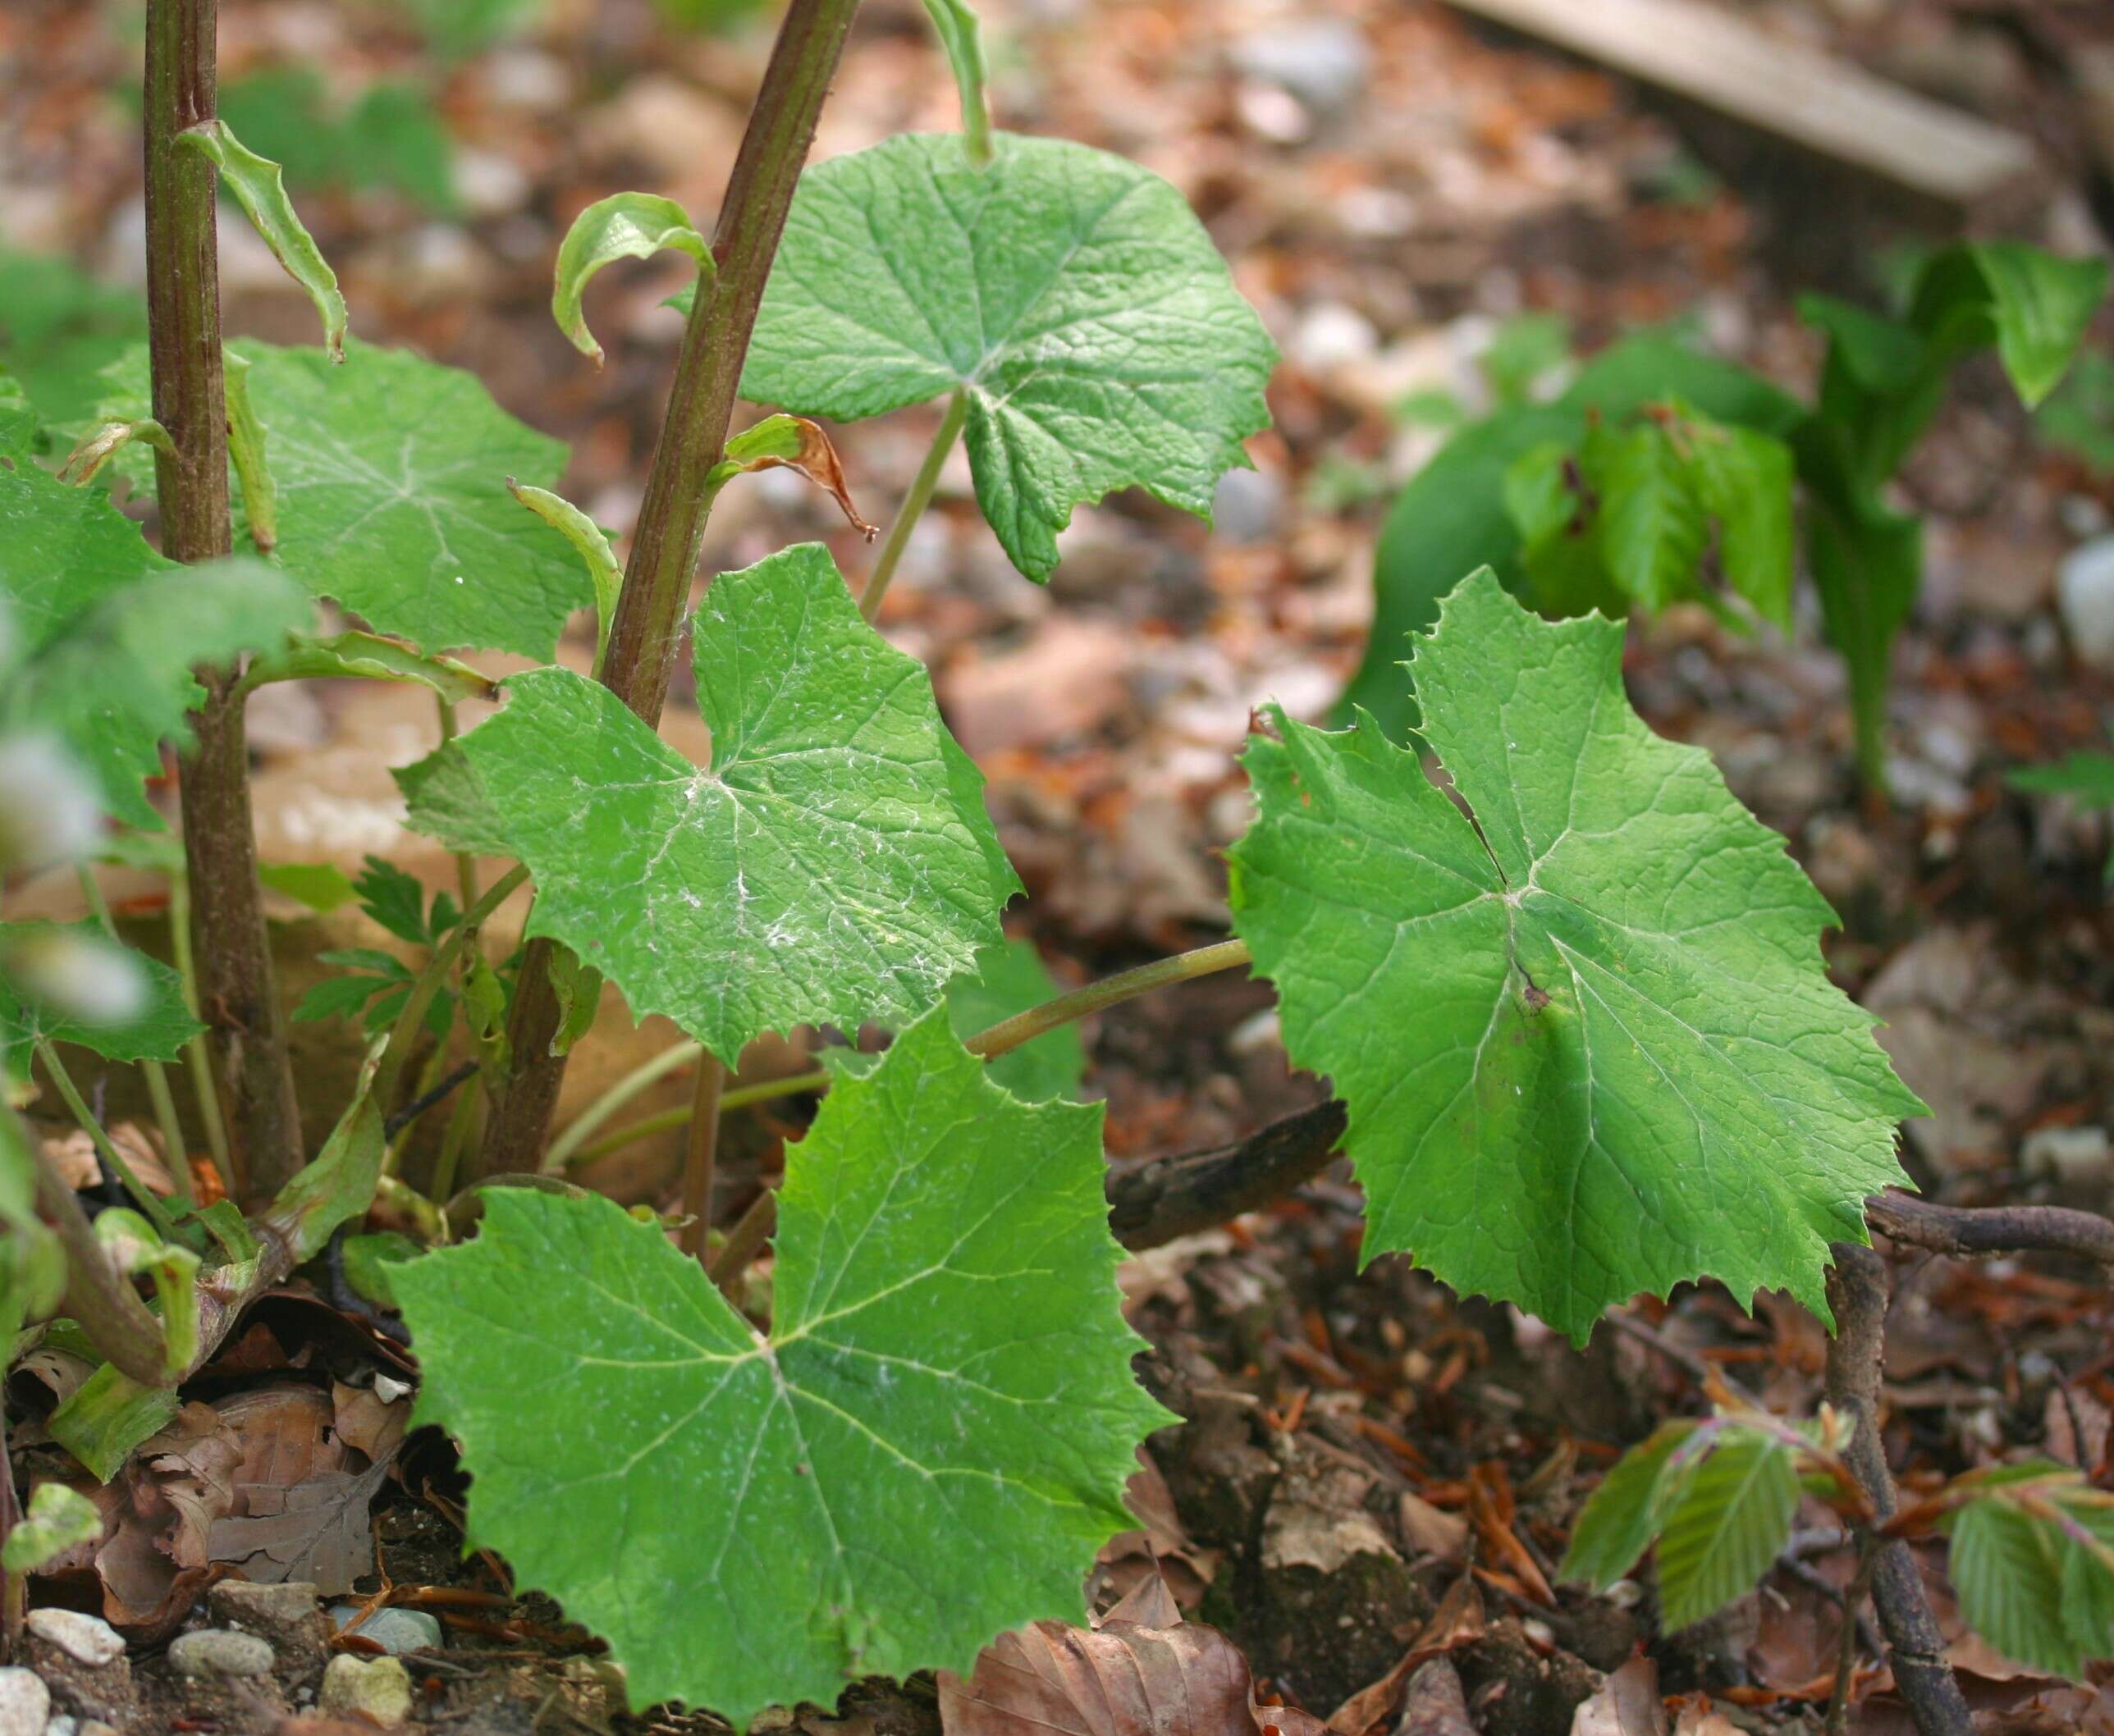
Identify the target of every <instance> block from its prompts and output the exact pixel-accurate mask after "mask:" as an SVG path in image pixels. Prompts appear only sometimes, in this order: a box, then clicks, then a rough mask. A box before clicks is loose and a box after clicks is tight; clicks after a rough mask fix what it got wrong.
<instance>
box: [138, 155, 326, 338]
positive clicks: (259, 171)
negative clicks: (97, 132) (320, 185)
mask: <svg viewBox="0 0 2114 1736" xmlns="http://www.w3.org/2000/svg"><path fill="white" fill-rule="evenodd" d="M176 148H177V149H179V150H185V149H188V150H194V151H196V152H197V153H199V155H200V156H201V157H203V158H205V159H206V161H207V162H210V163H211V164H212V165H213V167H215V168H217V170H219V171H220V175H221V179H222V180H225V181H226V182H227V190H228V191H229V192H231V193H232V194H234V195H235V199H236V203H237V204H239V205H240V206H241V207H242V208H243V210H244V211H245V212H246V213H247V214H248V216H249V221H250V222H251V224H252V225H253V226H254V227H255V229H256V231H257V233H258V235H259V236H260V237H261V238H262V239H263V243H264V244H265V245H266V246H267V247H268V248H270V249H272V258H275V259H277V261H278V262H279V263H280V264H281V265H282V266H284V267H286V275H287V276H289V277H291V278H292V279H293V280H294V281H295V282H296V283H298V284H299V285H300V286H301V287H302V289H304V290H306V291H307V292H308V297H309V300H311V301H313V303H314V304H316V312H317V313H318V315H319V316H320V317H321V318H322V320H323V345H324V347H325V348H326V349H328V350H329V352H330V355H331V359H332V361H336V362H341V361H343V360H344V359H345V297H344V296H342V295H340V294H338V288H337V273H336V272H333V271H332V269H331V268H330V263H329V262H328V261H327V260H326V259H325V258H323V249H320V248H319V247H318V246H317V245H316V244H315V238H314V237H313V236H312V235H309V231H308V230H307V229H306V228H305V227H304V226H303V224H302V222H301V220H300V217H296V216H295V214H294V203H293V201H292V200H291V199H288V198H287V197H286V182H285V180H284V179H283V178H282V176H281V174H280V172H279V165H278V164H277V163H276V162H267V161H266V160H265V159H264V158H262V157H259V155H258V154H257V153H256V152H254V151H253V150H251V149H249V147H248V146H246V145H245V144H243V142H242V141H241V140H240V139H238V138H236V136H235V135H234V134H233V133H231V132H230V131H229V130H228V127H227V122H226V121H220V120H212V121H200V122H199V124H198V125H197V126H192V127H186V128H185V130H183V131H182V132H181V133H179V134H177V135H176Z"/></svg>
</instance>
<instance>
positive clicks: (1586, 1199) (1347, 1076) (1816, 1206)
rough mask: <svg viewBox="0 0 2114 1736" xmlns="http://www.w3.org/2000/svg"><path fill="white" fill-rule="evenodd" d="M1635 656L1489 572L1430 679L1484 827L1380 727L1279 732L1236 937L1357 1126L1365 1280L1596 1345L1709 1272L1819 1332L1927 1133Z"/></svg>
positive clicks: (1812, 923)
mask: <svg viewBox="0 0 2114 1736" xmlns="http://www.w3.org/2000/svg"><path fill="white" fill-rule="evenodd" d="M1413 667H1414V670H1415V674H1416V692H1417V697H1418V701H1419V704H1420V705H1421V708H1422V710H1423V729H1424V730H1425V735H1426V738H1427V739H1428V740H1429V742H1430V745H1431V747H1432V749H1433V750H1434V751H1435V752H1436V753H1437V754H1438V756H1439V758H1440V760H1441V761H1444V765H1445V769H1446V770H1447V772H1448V774H1450V776H1451V779H1452V781H1453V788H1454V790H1455V792H1456V793H1457V795H1458V796H1459V797H1460V798H1461V800H1462V802H1464V803H1465V805H1466V806H1467V810H1468V814H1471V815H1473V820H1472V822H1471V820H1470V819H1469V818H1468V817H1467V815H1464V814H1463V813H1462V810H1461V809H1460V808H1458V807H1457V806H1455V805H1454V803H1453V801H1451V800H1449V799H1448V797H1447V796H1446V795H1444V794H1443V793H1441V792H1440V790H1439V787H1438V786H1437V785H1436V784H1435V783H1433V782H1432V781H1431V779H1430V778H1429V777H1427V776H1426V775H1425V770H1424V768H1423V765H1422V764H1421V762H1420V761H1419V760H1418V759H1417V757H1416V756H1415V755H1413V754H1411V753H1408V752H1404V751H1403V750H1402V749H1401V748H1398V747H1395V746H1393V744H1392V743H1390V742H1388V741H1387V740H1386V739H1385V738H1384V736H1383V735H1382V734H1381V733H1380V729H1379V728H1378V727H1377V726H1376V725H1375V724H1374V723H1373V722H1372V720H1370V718H1369V717H1364V716H1361V718H1360V720H1359V721H1358V722H1357V724H1355V725H1354V726H1353V727H1352V729H1348V730H1346V731H1343V732H1341V733H1334V734H1331V733H1325V732H1324V731H1321V730H1319V729H1312V728H1310V727H1308V726H1306V725H1305V724H1298V723H1295V722H1293V721H1291V720H1288V719H1285V718H1284V717H1283V716H1282V715H1278V717H1277V719H1276V728H1277V729H1279V732H1280V733H1281V738H1279V739H1273V738H1270V737H1269V736H1267V735H1259V736H1257V737H1256V738H1254V739H1253V740H1252V741H1251V744H1250V747H1249V750H1248V752H1247V756H1246V760H1245V764H1246V765H1247V770H1248V774H1249V776H1250V778H1251V780H1252V781H1253V783H1254V786H1255V790H1256V797H1257V800H1258V802H1259V806H1260V811H1259V814H1258V815H1257V818H1256V821H1255V824H1254V825H1253V826H1252V827H1251V829H1250V830H1249V832H1248V834H1247V836H1246V837H1245V838H1242V840H1241V842H1240V843H1239V844H1238V845H1237V846H1236V847H1235V848H1234V850H1233V912H1234V916H1233V925H1234V929H1235V930H1236V932H1237V933H1238V934H1240V935H1242V937H1243V938H1244V939H1246V940H1247V942H1248V943H1249V945H1250V947H1251V948H1252V949H1253V952H1254V954H1255V960H1256V971H1257V972H1258V973H1259V974H1260V975H1264V976H1266V977H1268V978H1270V980H1272V981H1273V982H1274V983H1275V984H1276V985H1277V990H1278V995H1279V1006H1280V1008H1281V1012H1282V1016H1283V1021H1284V1038H1285V1044H1286V1047H1287V1048H1288V1051H1289V1053H1290V1054H1291V1056H1292V1058H1293V1060H1294V1061H1295V1062H1297V1064H1298V1065H1300V1066H1302V1067H1307V1068H1311V1070H1312V1071H1316V1072H1317V1073H1325V1074H1327V1075H1329V1076H1330V1078H1331V1079H1332V1080H1334V1085H1335V1090H1336V1094H1337V1095H1338V1096H1339V1097H1341V1098H1342V1099H1343V1101H1344V1103H1346V1105H1347V1106H1348V1109H1349V1113H1350V1127H1349V1132H1348V1135H1347V1137H1346V1140H1345V1143H1344V1149H1345V1150H1346V1151H1347V1152H1348V1154H1349V1155H1350V1156H1351V1158H1352V1160H1353V1162H1354V1163H1355V1164H1356V1166H1357V1172H1358V1176H1359V1178H1360V1180H1361V1181H1362V1183H1363V1184H1364V1186H1365V1190H1366V1213H1367V1219H1366V1249H1365V1253H1366V1258H1367V1259H1371V1258H1372V1257H1374V1256H1375V1255H1377V1254H1382V1253H1384V1252H1387V1251H1389V1250H1391V1249H1401V1250H1404V1251H1407V1252H1408V1253H1409V1254H1412V1256H1413V1257H1414V1258H1415V1259H1416V1262H1417V1263H1418V1264H1419V1265H1421V1266H1424V1267H1425V1268H1429V1269H1430V1271H1432V1272H1435V1274H1437V1275H1438V1276H1439V1277H1441V1278H1443V1279H1444V1280H1445V1281H1447V1282H1448V1283H1449V1284H1452V1285H1453V1286H1455V1287H1456V1288H1457V1289H1458V1290H1461V1291H1481V1292H1484V1293H1485V1294H1487V1295H1492V1296H1495V1297H1499V1298H1502V1299H1503V1300H1509V1301H1513V1302H1517V1303H1518V1304H1520V1305H1521V1307H1522V1308H1525V1309H1529V1310H1531V1312H1533V1313H1536V1314H1538V1315H1540V1316H1541V1317H1542V1318H1544V1319H1545V1320H1547V1321H1549V1323H1551V1324H1553V1325H1554V1326H1556V1327H1559V1328H1561V1329H1562V1330H1563V1331H1564V1332H1568V1333H1570V1334H1571V1335H1572V1336H1573V1337H1574V1338H1576V1339H1578V1340H1580V1341H1583V1339H1584V1338H1585V1336H1586V1333H1587V1332H1589V1331H1590V1328H1591V1327H1592V1323H1593V1322H1594V1321H1595V1319H1596V1318H1599V1314H1600V1313H1601V1312H1602V1310H1603V1309H1606V1308H1608V1307H1609V1306H1610V1305H1612V1304H1615V1303H1618V1302H1621V1301H1623V1300H1627V1299H1628V1298H1629V1297H1631V1296H1632V1295H1636V1293H1637V1292H1639V1291H1650V1292H1652V1293H1653V1294H1654V1295H1663V1294H1665V1293H1666V1291H1668V1290H1669V1289H1671V1288H1672V1286H1674V1285H1675V1284H1677V1283H1679V1282H1681V1281H1683V1280H1686V1279H1691V1278H1696V1277H1703V1276H1705V1275H1709V1276H1712V1277H1717V1278H1718V1279H1720V1280H1722V1281H1723V1282H1724V1283H1725V1284H1726V1286H1727V1287H1728V1288H1729V1289H1730V1290H1731V1291H1732V1293H1733V1295H1736V1296H1737V1297H1739V1298H1741V1300H1743V1301H1744V1300H1746V1299H1747V1298H1748V1297H1749V1296H1750V1295H1751V1294H1752V1293H1753V1292H1754V1291H1755V1290H1757V1289H1760V1288H1764V1287H1769V1288H1782V1289H1787V1290H1790V1291H1792V1292H1793V1293H1794V1294H1795V1295H1797V1296H1798V1297H1799V1298H1800V1299H1801V1300H1803V1301H1805V1303H1806V1304H1807V1305H1808V1306H1810V1307H1811V1308H1813V1309H1814V1310H1815V1311H1816V1312H1819V1313H1823V1318H1824V1317H1825V1315H1824V1310H1825V1308H1826V1301H1825V1299H1824V1297H1823V1294H1822V1285H1821V1273H1822V1269H1823V1267H1824V1266H1825V1264H1826V1263H1827V1259H1828V1243H1829V1242H1830V1241H1832V1240H1844V1239H1848V1240H1864V1238H1865V1227H1864V1211H1863V1203H1864V1201H1865V1199H1866V1197H1867V1196H1868V1195H1872V1194H1874V1193H1877V1192H1878V1191H1879V1190H1881V1189H1882V1188H1884V1187H1887V1186H1892V1185H1897V1184H1899V1183H1901V1182H1902V1181H1903V1180H1904V1179H1905V1178H1904V1176H1903V1175H1902V1172H1901V1167H1900V1165H1899V1164H1898V1163H1897V1162H1896V1161H1895V1157H1894V1134H1895V1124H1896V1122H1897V1121H1898V1120H1899V1119H1900V1118H1901V1117H1904V1116H1909V1115H1915V1114H1918V1113H1920V1112H1922V1106H1921V1105H1920V1103H1918V1101H1917V1099H1915V1097H1914V1096H1913V1095H1912V1094H1910V1092H1909V1091H1908V1090H1906V1088H1904V1087H1903V1086H1902V1085H1901V1083H1900V1082H1899V1081H1898V1080H1897V1079H1896V1078H1895V1077H1894V1075H1893V1071H1892V1068H1891V1067H1889V1065H1888V1064H1887V1059H1886V1057H1885V1055H1884V1053H1883V1052H1882V1051H1881V1050H1880V1048H1879V1047H1878V1044H1877V1043H1876V1042H1875V1041H1874V1039H1873V1036H1872V1033H1871V1028H1870V1027H1871V1024H1872V1021H1871V1019H1870V1017H1869V1016H1868V1015H1867V1014H1865V1013H1864V1012H1860V1010H1859V1009H1858V1008H1857V1007H1855V1005H1853V1004H1852V1003H1851V1002H1850V1000H1849V999H1848V998H1846V997H1845V996H1844V995H1843V994H1842V993H1841V992H1840V991H1839V990H1838V989H1836V988H1835V987H1834V986H1833V984H1830V983H1829V982H1828V978H1827V975H1826V974H1825V972H1824V971H1823V969H1822V966H1821V960H1820V953H1819V945H1818V943H1817V942H1818V935H1819V930H1821V928H1822V927H1823V925H1826V924H1828V922H1830V921H1832V920H1833V913H1832V912H1831V911H1830V910H1829V908H1828V905H1827V903H1826V902H1825V901H1824V900H1823V898H1821V897H1820V895H1819V893H1817V892H1815V891H1814V889H1813V887H1812V885H1811V884H1810V882H1809V881H1808V880H1807V879H1806V878H1805V875H1804V874H1802V873H1801V871H1800V870H1799V869H1798V868H1797V867H1796V866H1795V865H1794V864H1793V863H1792V862H1791V860H1790V859H1789V858H1788V857H1787V856H1786V854H1785V852H1784V847H1783V840H1782V838H1780V837H1778V835H1777V834H1775V833H1773V832H1771V831H1769V829H1767V828H1765V827H1764V826H1763V825H1760V824H1759V822H1757V821H1756V820H1755V819H1754V818H1753V817H1752V816H1751V815H1749V814H1748V813H1747V812H1746V810H1744V809H1743V808H1741V806H1740V805H1739V803H1738V802H1737V801H1735V800H1734V799H1733V797H1732V794H1731V793H1730V792H1728V791H1727V789H1726V788H1725V785H1724V781H1723V779H1722V778H1721V777H1720V776H1719V775H1718V772H1717V770H1716V768H1715V767H1714V766H1713V765H1712V764H1711V762H1710V759H1709V756H1708V755H1707V754H1705V753H1704V752H1701V751H1700V750H1699V749H1696V748H1694V747H1682V746H1679V745H1677V744H1676V743H1674V742H1668V741H1663V740H1662V739H1660V738H1658V737H1657V736H1654V734H1653V733H1651V732H1650V730H1649V729H1647V728H1646V727H1645V724H1644V723H1643V721H1642V720H1640V719H1639V718H1638V716H1637V715H1636V713H1635V712H1634V711H1632V710H1631V709H1630V706H1629V704H1628V701H1627V699H1626V697H1624V695H1623V692H1622V627H1621V626H1620V624H1618V623H1614V622H1610V621H1608V620H1605V619H1602V618H1600V617H1599V616H1597V615H1595V616H1589V617H1586V618H1585V619H1579V620H1572V621H1565V622H1560V623H1550V622H1546V621H1543V620H1541V619H1538V618H1537V617H1535V616H1533V615H1531V614H1528V613H1527V611H1526V610H1523V609H1521V607H1520V606H1519V605H1517V603H1515V602H1514V601H1512V599H1511V598H1510V597H1509V596H1507V595H1506V594H1505V592H1504V591H1503V588H1502V587H1500V586H1499V584H1498V582H1497V580H1496V579H1495V578H1494V577H1492V576H1491V574H1490V573H1489V571H1488V570H1487V569H1485V571H1484V572H1482V573H1478V574H1476V576H1474V577H1473V578H1469V579H1467V580H1466V581H1465V582H1463V583H1462V585H1461V586H1460V587H1459V588H1458V589H1457V590H1456V591H1455V592H1454V593H1453V595H1452V596H1450V597H1449V598H1448V600H1447V601H1446V603H1445V605H1444V609H1443V610H1442V611H1441V614H1440V619H1439V626H1438V628H1437V629H1436V630H1435V632H1434V633H1431V634H1430V636H1428V637H1425V639H1424V640H1423V641H1422V642H1421V644H1420V645H1419V646H1418V649H1417V652H1416V660H1415V663H1414V665H1413Z"/></svg>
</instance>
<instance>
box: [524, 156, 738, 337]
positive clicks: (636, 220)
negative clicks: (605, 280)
mask: <svg viewBox="0 0 2114 1736" xmlns="http://www.w3.org/2000/svg"><path fill="white" fill-rule="evenodd" d="M663 248H673V249H675V251H676V252H678V253H684V254H689V256H690V257H691V258H693V259H694V260H696V261H697V262H698V272H699V275H700V276H701V277H702V279H703V280H704V281H707V282H709V281H711V279H712V275H713V263H712V249H710V248H709V247H707V245H706V244H705V238H704V237H703V236H702V235H699V234H698V231H696V230H694V229H693V228H692V227H691V226H690V217H689V212H686V211H684V209H683V208H682V207H681V206H680V205H679V204H677V203H675V200H673V199H665V198H663V197H662V196H661V194H657V193H612V194H610V196H609V197H608V198H607V199H597V200H596V201H595V202H594V203H593V204H592V205H590V206H588V208H587V209H586V210H584V211H583V212H581V213H580V214H579V216H578V217H574V219H573V226H572V227H571V228H570V229H569V230H567V231H565V240H564V241H562V242H561V243H560V244H559V247H558V263H557V267H556V271H555V272H554V273H553V274H552V275H553V279H554V281H553V284H552V286H551V318H553V319H555V320H556V321H557V322H558V329H559V330H560V331H562V332H564V333H565V336H566V337H567V339H568V340H570V342H571V344H572V346H573V348H574V349H577V350H579V353H580V354H582V355H583V356H586V357H587V358H588V359H589V360H591V361H592V362H593V363H594V364H595V366H596V367H597V368H599V367H601V366H602V345H600V344H598V343H597V342H596V341H595V339H594V334H593V332H591V331H588V322H587V318H586V316H585V315H584V314H583V313H582V312H581V310H580V298H581V296H582V295H583V294H585V293H586V290H587V286H588V279H589V278H590V277H592V276H594V274H595V273H596V272H598V271H600V270H601V269H602V267H604V266H605V265H609V264H612V263H615V261H616V260H619V259H645V258H651V257H652V255H653V254H657V253H659V252H660V251H661V249H663Z"/></svg>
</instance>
